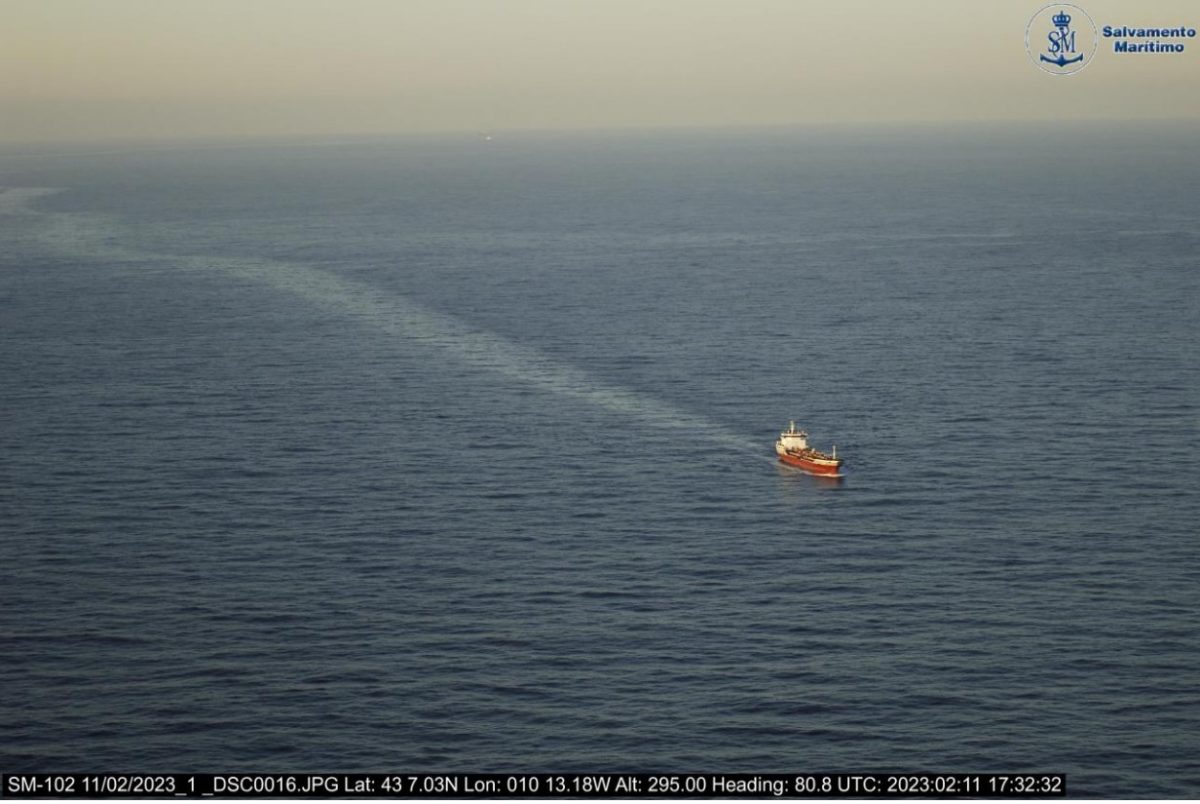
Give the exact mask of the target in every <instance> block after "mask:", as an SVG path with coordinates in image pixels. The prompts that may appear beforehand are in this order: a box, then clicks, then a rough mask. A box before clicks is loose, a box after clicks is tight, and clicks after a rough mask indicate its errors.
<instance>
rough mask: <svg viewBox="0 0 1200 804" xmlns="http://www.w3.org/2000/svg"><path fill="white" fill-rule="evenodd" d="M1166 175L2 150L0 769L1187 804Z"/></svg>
mask: <svg viewBox="0 0 1200 804" xmlns="http://www.w3.org/2000/svg"><path fill="white" fill-rule="evenodd" d="M1198 143H1200V130H1197V129H1196V128H1195V127H1187V126H1175V127H1168V126H1160V127H1153V126H1144V127H1126V128H1120V129H1115V128H1104V127H1100V126H1093V127H1086V128H1085V127H1074V128H1070V127H1068V128H1059V127H1054V128H1053V129H1052V130H1047V129H1045V128H1042V129H1040V130H1024V129H1020V128H1005V127H1000V128H991V129H987V128H972V127H964V128H960V129H950V130H935V129H919V128H910V129H892V130H875V131H869V130H851V129H844V130H833V129H830V130H810V131H804V130H796V131H791V130H776V131H757V132H754V131H748V132H736V131H727V132H671V131H663V132H641V133H624V134H576V133H561V134H541V135H533V134H513V135H504V136H498V137H496V138H494V139H493V140H491V141H485V140H483V139H481V138H475V137H459V138H453V137H452V138H443V139H440V140H439V139H435V138H428V139H407V140H388V141H384V140H374V141H372V140H361V141H347V142H341V143H331V142H324V143H307V144H306V143H298V142H281V143H258V144H248V145H244V146H241V147H225V146H220V145H216V146H212V147H201V146H199V145H196V146H187V145H184V146H175V147H151V146H145V147H140V146H136V145H131V146H123V147H114V146H96V147H70V148H68V147H65V146H64V147H60V148H47V147H40V148H33V147H30V148H17V147H10V148H7V149H5V150H4V151H2V152H0V188H5V189H4V190H2V191H0V332H2V335H3V339H2V341H0V716H2V723H3V728H2V729H0V769H3V770H6V771H10V772H15V771H50V770H89V771H91V770H129V769H139V770H142V769H156V770H166V771H184V770H196V771H210V772H212V771H220V772H227V771H231V770H264V771H273V772H275V771H284V770H296V771H354V770H374V771H396V770H398V771H409V770H418V769H419V770H438V771H498V770H505V771H512V770H521V771H568V770H580V771H637V770H641V771H660V770H663V771H666V770H671V771H764V772H765V771H779V772H790V771H836V770H842V771H889V770H899V771H917V770H927V771H949V770H954V771H970V772H990V771H996V772H1011V771H1031V770H1041V771H1061V772H1065V773H1067V774H1068V786H1069V789H1070V791H1071V792H1072V793H1073V794H1091V795H1100V796H1151V795H1153V796H1195V795H1198V794H1200V628H1198V624H1200V535H1198V531H1200V528H1198V526H1197V523H1200V461H1198V459H1197V454H1198V450H1200V360H1198V351H1197V346H1198V340H1200V329H1198V324H1200V279H1198V273H1197V272H1198V271H1200V192H1198V190H1197V188H1198V187H1200V145H1198ZM38 188H40V189H38ZM789 419H795V420H796V421H797V423H798V425H800V426H803V427H805V428H807V429H808V430H809V431H810V433H811V438H812V440H813V441H814V443H815V444H816V445H817V446H819V447H823V448H828V447H830V446H832V445H834V444H836V445H837V447H838V452H839V455H841V456H843V457H844V458H845V459H846V467H845V469H846V474H847V477H846V479H845V480H844V481H843V482H842V483H840V484H837V485H831V484H830V483H829V482H828V481H825V482H819V481H817V480H815V479H813V478H810V477H808V476H806V475H803V474H800V473H797V472H796V471H794V470H791V469H787V468H782V467H779V466H778V465H776V463H775V462H774V460H773V456H772V443H773V440H774V438H775V436H776V434H777V433H778V431H779V430H780V429H781V428H783V427H785V426H786V425H787V422H788V420H789Z"/></svg>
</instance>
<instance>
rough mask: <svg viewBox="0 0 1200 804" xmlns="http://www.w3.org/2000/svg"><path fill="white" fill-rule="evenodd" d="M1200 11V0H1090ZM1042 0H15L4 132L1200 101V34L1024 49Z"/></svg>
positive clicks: (289, 128) (1099, 12)
mask: <svg viewBox="0 0 1200 804" xmlns="http://www.w3.org/2000/svg"><path fill="white" fill-rule="evenodd" d="M1076 4H1077V5H1080V6H1082V7H1083V8H1084V9H1085V10H1086V11H1087V12H1088V13H1089V14H1090V16H1091V17H1092V19H1093V20H1095V22H1096V24H1097V26H1101V27H1102V26H1104V25H1106V24H1110V25H1129V26H1138V25H1141V26H1147V25H1159V26H1167V25H1171V26H1177V25H1188V26H1191V27H1196V28H1200V2H1194V0H1140V1H1136V0H1076ZM1043 5H1045V3H1044V2H1041V1H1040V0H1029V1H1027V0H911V1H909V2H906V1H905V0H876V1H874V2H871V1H868V0H858V1H857V2H855V1H854V0H849V1H848V0H827V1H825V2H812V1H810V0H0V140H5V141H10V142H11V141H50V140H69V139H88V138H110V137H210V136H222V137H223V136H241V135H249V136H261V135H277V134H294V135H327V134H353V133H384V132H388V133H390V132H406V131H440V130H468V131H484V130H491V131H500V130H504V129H511V128H593V127H625V126H661V125H761V124H791V123H812V122H822V123H823V122H833V123H839V122H873V121H880V122H885V121H925V122H937V121H943V120H946V121H949V120H1021V119H1024V120H1029V119H1032V120H1058V119H1081V118H1100V119H1141V118H1192V119H1196V118H1200V91H1198V90H1200V37H1198V38H1196V39H1190V40H1186V41H1185V44H1186V46H1187V51H1186V52H1184V53H1182V54H1175V55H1155V54H1147V55H1120V54H1115V53H1112V52H1110V51H1111V42H1110V41H1106V40H1104V39H1103V38H1101V41H1100V49H1101V52H1100V53H1099V54H1098V57H1097V58H1096V60H1095V61H1094V62H1093V63H1092V64H1091V65H1090V66H1089V67H1088V68H1087V69H1085V70H1084V71H1082V72H1081V73H1079V74H1078V75H1074V76H1070V77H1054V76H1050V75H1047V74H1046V73H1043V72H1041V71H1039V70H1038V69H1036V68H1035V67H1034V66H1033V64H1031V63H1030V61H1029V58H1028V56H1027V55H1026V52H1025V26H1026V23H1027V22H1028V21H1029V19H1030V17H1032V16H1033V15H1034V13H1035V12H1036V11H1037V10H1038V9H1039V8H1041V7H1042V6H1043Z"/></svg>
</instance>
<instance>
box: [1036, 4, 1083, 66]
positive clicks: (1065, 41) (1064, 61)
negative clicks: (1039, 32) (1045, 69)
mask: <svg viewBox="0 0 1200 804" xmlns="http://www.w3.org/2000/svg"><path fill="white" fill-rule="evenodd" d="M1050 21H1051V22H1053V23H1054V26H1055V28H1057V30H1054V31H1051V32H1050V33H1049V34H1047V35H1046V39H1047V40H1048V41H1049V42H1050V44H1049V45H1048V46H1047V47H1046V50H1047V51H1049V52H1050V53H1057V54H1058V58H1053V59H1052V58H1050V57H1049V56H1047V55H1046V54H1045V53H1043V54H1041V55H1042V61H1045V62H1049V63H1050V64H1057V65H1058V66H1059V67H1065V66H1067V65H1068V64H1074V63H1075V62H1077V61H1083V54H1082V53H1080V54H1079V55H1078V56H1076V57H1075V58H1073V59H1068V58H1067V54H1068V53H1074V52H1075V32H1074V31H1072V30H1071V28H1070V26H1071V15H1070V14H1068V13H1067V12H1065V11H1060V12H1058V13H1057V14H1055V15H1054V16H1053V17H1052V18H1051V20H1050Z"/></svg>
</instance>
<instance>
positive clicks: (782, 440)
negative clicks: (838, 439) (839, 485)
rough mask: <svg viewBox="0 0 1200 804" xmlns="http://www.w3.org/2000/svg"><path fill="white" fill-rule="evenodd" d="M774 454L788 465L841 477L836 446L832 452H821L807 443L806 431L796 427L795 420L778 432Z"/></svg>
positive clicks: (813, 472)
mask: <svg viewBox="0 0 1200 804" xmlns="http://www.w3.org/2000/svg"><path fill="white" fill-rule="evenodd" d="M775 454H776V455H778V456H779V460H781V461H783V462H784V463H786V464H787V465H788V466H794V467H796V468H797V469H800V470H803V471H805V472H808V473H809V474H810V475H819V476H821V477H842V476H843V475H842V459H841V458H839V457H838V456H837V447H834V448H833V452H832V453H826V452H821V451H820V450H818V449H813V448H812V447H810V446H809V445H808V433H806V432H804V431H803V430H797V429H796V423H795V422H789V423H788V429H786V430H784V431H783V432H782V433H780V434H779V440H778V441H776V442H775Z"/></svg>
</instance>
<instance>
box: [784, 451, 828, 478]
mask: <svg viewBox="0 0 1200 804" xmlns="http://www.w3.org/2000/svg"><path fill="white" fill-rule="evenodd" d="M779 460H781V461H783V462H784V463H786V464H787V465H788V466H794V467H796V468H797V469H803V470H804V471H805V472H808V473H809V474H810V475H822V476H824V477H841V476H842V471H841V470H842V462H841V461H833V462H825V461H822V462H820V463H818V462H816V461H814V460H811V459H809V458H806V457H803V456H799V455H788V454H787V453H784V454H782V455H780V456H779Z"/></svg>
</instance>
